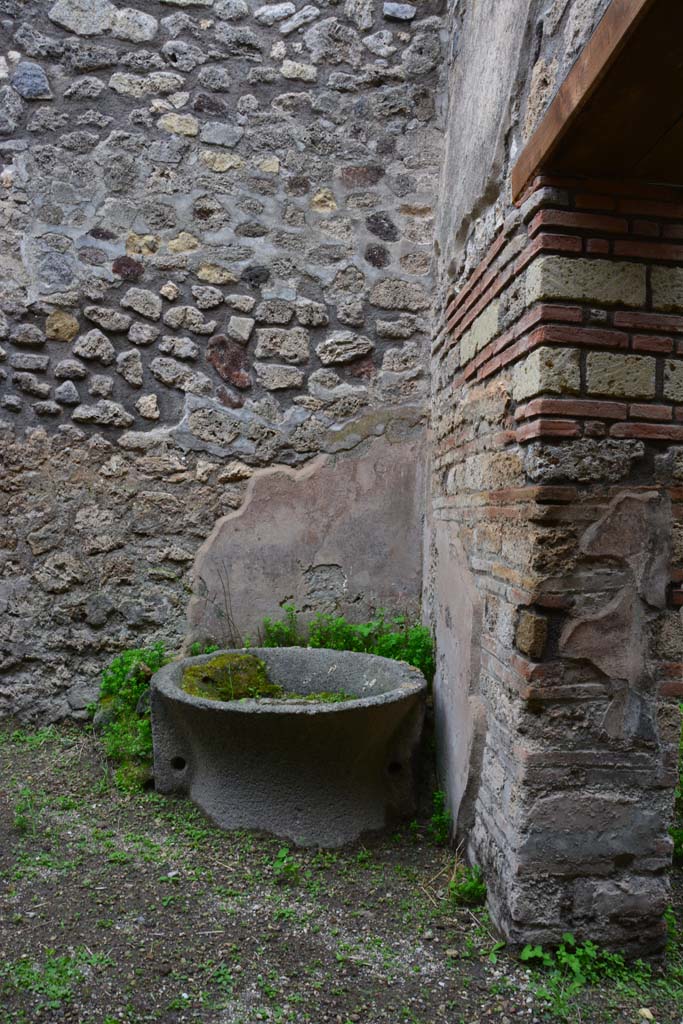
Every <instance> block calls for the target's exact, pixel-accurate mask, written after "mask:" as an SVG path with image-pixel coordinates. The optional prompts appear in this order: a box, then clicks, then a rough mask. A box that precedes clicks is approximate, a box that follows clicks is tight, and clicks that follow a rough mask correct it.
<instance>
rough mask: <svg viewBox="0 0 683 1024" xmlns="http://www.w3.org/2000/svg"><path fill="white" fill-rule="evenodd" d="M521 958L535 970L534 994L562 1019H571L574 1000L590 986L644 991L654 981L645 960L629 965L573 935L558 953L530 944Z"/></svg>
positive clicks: (557, 950)
mask: <svg viewBox="0 0 683 1024" xmlns="http://www.w3.org/2000/svg"><path fill="white" fill-rule="evenodd" d="M520 959H521V960H522V961H524V962H526V963H528V964H529V965H530V966H531V967H532V968H534V969H535V976H536V981H535V983H534V985H533V992H534V995H536V996H537V997H538V998H539V999H543V1000H545V1001H547V1002H548V1003H549V1004H550V1007H551V1010H552V1012H553V1014H555V1016H556V1017H558V1018H559V1019H560V1020H569V1019H571V1014H572V1012H573V1000H574V998H575V997H576V996H577V995H578V993H579V992H581V990H582V989H584V988H585V987H586V986H587V985H597V984H600V983H601V982H604V981H612V982H613V983H615V984H617V985H618V986H620V987H624V986H628V988H629V989H638V990H642V989H645V988H646V987H647V986H648V985H649V983H650V981H651V979H652V968H651V967H650V965H649V964H646V963H644V962H643V961H642V960H636V961H634V962H633V963H630V964H627V963H626V961H625V960H624V958H623V956H621V954H620V953H611V952H609V950H606V949H601V947H600V946H597V945H596V944H595V943H594V942H590V941H588V942H584V943H582V944H581V945H579V944H578V943H577V942H576V939H575V938H574V936H573V935H572V934H570V933H569V932H566V933H565V934H564V935H563V936H562V942H561V943H560V945H559V946H558V947H557V949H556V950H551V951H548V950H546V949H544V948H543V947H542V946H532V945H527V946H525V947H524V949H523V950H522V952H521V955H520Z"/></svg>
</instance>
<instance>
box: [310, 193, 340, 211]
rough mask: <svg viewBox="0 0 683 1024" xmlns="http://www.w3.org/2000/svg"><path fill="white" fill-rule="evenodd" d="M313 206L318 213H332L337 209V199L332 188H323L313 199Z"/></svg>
mask: <svg viewBox="0 0 683 1024" xmlns="http://www.w3.org/2000/svg"><path fill="white" fill-rule="evenodd" d="M311 208H312V209H313V210H317V211H318V213H330V212H331V211H332V210H336V209H337V201H336V199H335V198H334V193H333V192H332V189H329V188H321V189H320V190H319V191H318V192H316V194H315V195H314V196H313V198H312V199H311Z"/></svg>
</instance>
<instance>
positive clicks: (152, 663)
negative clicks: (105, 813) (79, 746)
mask: <svg viewBox="0 0 683 1024" xmlns="http://www.w3.org/2000/svg"><path fill="white" fill-rule="evenodd" d="M168 660H169V659H168V657H167V655H166V651H165V648H164V645H163V643H156V644H154V645H153V646H152V647H147V648H141V649H137V650H130V651H123V653H122V654H119V655H118V656H117V657H116V658H114V660H113V661H112V663H111V664H110V665H109V667H108V668H106V669H105V670H104V672H103V673H102V684H101V687H100V696H99V702H98V705H97V709H98V711H99V713H100V714H101V716H102V738H103V741H104V749H105V752H106V754H107V756H108V757H110V758H111V759H112V761H114V762H115V763H117V764H118V768H117V770H116V772H115V774H114V779H115V781H116V784H117V785H118V786H119V788H121V789H123V790H128V791H130V790H135V789H140V788H141V787H142V785H144V783H145V782H146V780H147V779H148V777H149V771H150V765H151V759H152V727H151V722H150V715H149V708H148V706H147V704H146V703H145V699H144V698H145V694H146V692H147V690H148V688H149V680H150V678H151V676H152V675H153V674H154V672H156V671H157V669H159V668H161V666H162V665H165V664H166V662H167V661H168Z"/></svg>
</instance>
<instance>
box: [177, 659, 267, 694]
mask: <svg viewBox="0 0 683 1024" xmlns="http://www.w3.org/2000/svg"><path fill="white" fill-rule="evenodd" d="M182 686H183V690H184V691H185V693H189V694H191V695H192V696H193V697H203V698H204V699H205V700H222V701H230V700H244V698H248V697H250V698H252V699H255V698H258V697H282V696H283V694H284V690H283V689H282V687H281V686H276V685H275V684H274V683H271V682H270V680H269V679H268V672H267V670H266V666H265V664H264V663H263V662H262V661H261V660H260V658H256V657H254V655H253V654H240V653H234V654H232V653H231V654H219V655H218V656H217V657H215V658H212V659H211V661H205V662H204V663H203V664H201V665H188V667H187V668H186V669H185V671H184V672H183V682H182Z"/></svg>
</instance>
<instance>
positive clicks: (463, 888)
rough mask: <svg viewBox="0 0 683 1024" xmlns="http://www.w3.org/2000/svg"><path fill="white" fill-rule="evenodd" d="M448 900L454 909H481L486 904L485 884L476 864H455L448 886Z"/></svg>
mask: <svg viewBox="0 0 683 1024" xmlns="http://www.w3.org/2000/svg"><path fill="white" fill-rule="evenodd" d="M448 899H449V901H450V902H451V903H452V904H454V905H455V906H456V907H461V906H465V907H482V906H483V905H484V903H485V902H486V883H485V882H484V878H483V875H482V873H481V868H480V867H479V865H478V864H475V865H474V866H473V867H471V868H470V867H467V865H465V864H462V863H458V864H456V867H455V871H454V872H453V877H452V879H451V881H450V882H449V884H448Z"/></svg>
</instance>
